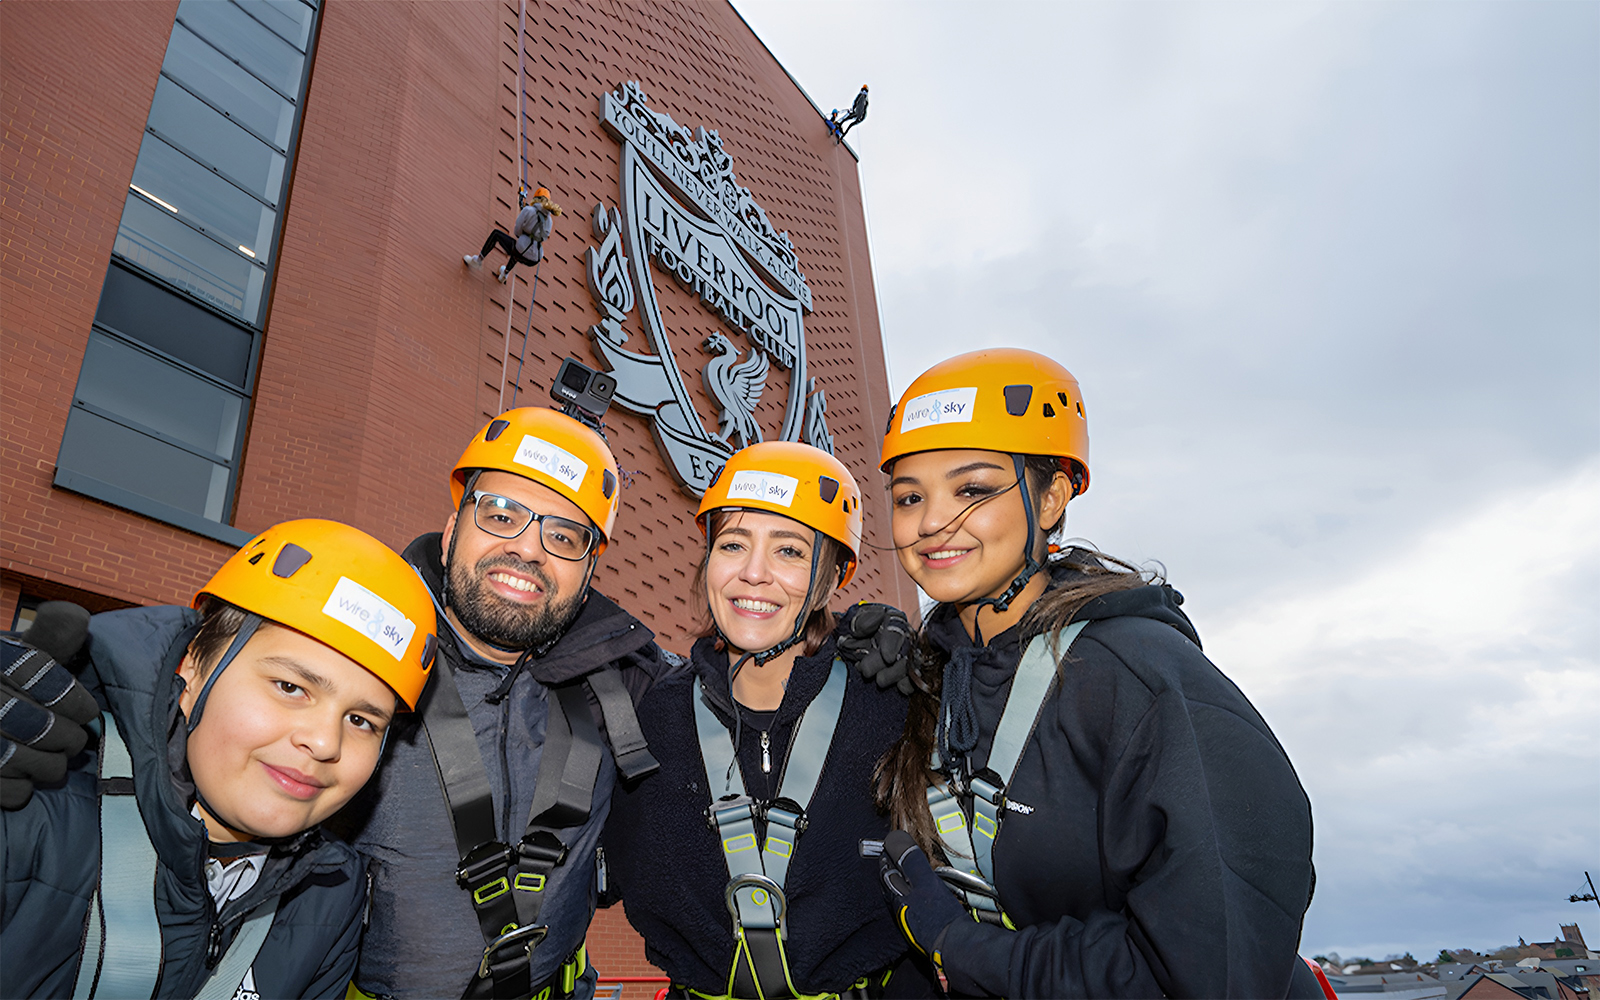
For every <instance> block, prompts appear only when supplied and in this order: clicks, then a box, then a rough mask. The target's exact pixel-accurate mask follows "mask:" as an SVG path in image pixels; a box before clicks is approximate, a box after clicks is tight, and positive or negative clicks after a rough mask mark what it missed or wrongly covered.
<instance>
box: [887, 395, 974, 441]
mask: <svg viewBox="0 0 1600 1000" xmlns="http://www.w3.org/2000/svg"><path fill="white" fill-rule="evenodd" d="M977 398H978V389H977V387H976V386H966V387H963V388H960V389H941V390H940V391H938V392H930V393H927V394H925V395H922V396H918V397H916V398H915V399H911V400H907V401H906V405H905V412H904V413H902V414H901V415H900V433H901V434H904V433H906V432H907V431H914V430H916V429H917V428H918V427H931V426H933V425H934V424H955V423H970V422H971V420H972V404H973V403H974V402H975V401H976V400H977Z"/></svg>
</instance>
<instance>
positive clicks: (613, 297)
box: [588, 81, 833, 497]
mask: <svg viewBox="0 0 1600 1000" xmlns="http://www.w3.org/2000/svg"><path fill="white" fill-rule="evenodd" d="M646 103H647V99H646V97H645V95H644V93H643V92H641V91H640V90H639V85H638V84H637V83H634V82H632V81H629V82H628V83H625V84H623V85H622V86H621V87H619V88H618V89H617V90H616V92H615V93H609V94H606V95H604V97H602V98H601V107H600V118H601V121H602V122H603V123H604V125H605V128H606V131H607V132H609V133H611V135H612V136H614V137H615V138H616V139H617V140H618V141H619V142H620V143H621V144H622V160H621V192H620V195H621V197H620V202H619V208H618V209H608V208H607V207H606V206H604V205H596V206H595V210H594V235H595V239H596V240H598V241H599V245H598V246H593V247H590V248H589V252H588V277H589V292H590V294H591V295H592V296H593V297H594V302H595V306H596V308H597V309H599V311H600V316H601V319H600V322H599V323H597V324H595V325H594V326H592V327H590V329H589V338H590V341H591V342H592V343H593V345H594V352H595V356H596V357H597V358H599V360H600V362H601V364H602V365H604V366H605V368H606V370H607V371H609V372H611V374H612V375H613V376H615V377H616V380H617V392H616V397H615V403H616V404H617V405H618V406H620V407H621V408H623V409H625V410H629V411H631V412H633V413H637V414H639V415H640V416H643V417H646V418H649V419H650V420H651V432H652V434H653V435H654V436H655V439H656V444H657V446H659V447H660V449H661V453H662V455H663V456H664V457H665V458H666V460H667V467H668V468H670V469H671V470H672V473H673V475H674V476H675V477H676V478H677V480H678V483H679V485H681V486H682V487H683V489H684V490H685V491H686V492H688V493H689V494H690V495H692V496H696V497H698V496H700V495H701V494H703V493H704V492H705V491H706V488H707V487H708V486H710V485H711V480H712V479H713V478H714V477H715V476H716V474H717V471H718V470H719V469H721V468H722V465H723V463H724V462H726V461H727V458H728V456H729V455H730V454H732V453H733V451H734V450H736V449H738V448H743V447H744V446H746V445H749V444H754V443H755V442H757V441H760V440H762V439H763V437H764V434H763V431H762V428H761V425H760V424H759V423H758V422H757V420H756V416H755V410H756V407H757V405H759V403H760V402H761V397H762V394H763V392H764V391H765V390H766V388H767V377H768V375H769V373H770V371H771V368H772V366H773V365H774V364H776V365H777V366H778V367H780V368H784V369H788V371H789V394H788V403H787V405H786V407H785V409H784V415H783V424H782V426H781V427H779V428H776V432H775V434H774V436H775V437H776V438H779V439H782V440H786V441H805V442H807V443H809V444H812V445H815V446H817V447H818V448H821V449H823V450H824V451H828V452H832V451H833V435H832V434H830V433H829V432H828V424H827V419H826V409H827V397H826V395H825V394H824V393H823V392H822V390H820V389H818V388H817V387H816V380H815V379H808V378H807V377H806V340H805V324H804V315H805V313H807V312H809V311H810V310H811V289H810V288H808V287H807V286H806V280H805V276H804V275H802V274H801V273H800V269H799V264H798V261H797V259H796V258H795V252H794V244H793V243H792V242H790V240H789V234H788V233H780V232H778V231H776V230H775V229H773V227H772V224H771V223H770V222H768V221H767V213H766V212H765V211H763V210H762V208H761V206H760V205H758V204H756V202H755V200H754V199H753V198H752V197H751V196H750V190H749V189H748V188H744V187H740V186H739V183H738V179H737V178H736V177H735V176H734V173H733V165H732V161H731V160H730V159H729V158H728V155H727V153H725V152H723V149H722V139H721V137H720V136H718V135H717V133H716V132H714V131H710V130H707V129H704V128H700V129H696V130H695V131H694V132H690V130H689V129H687V128H685V127H683V126H681V125H679V124H677V123H676V122H674V121H673V120H672V119H671V118H670V117H668V116H667V115H664V114H661V113H659V112H656V111H653V110H651V109H650V108H649V107H647V106H646ZM652 262H653V263H654V264H655V268H656V270H659V271H660V272H661V273H662V275H663V276H666V277H670V278H671V280H673V281H676V282H677V283H678V284H679V285H680V286H681V287H682V288H683V289H684V290H685V291H687V292H689V293H690V294H691V295H693V296H695V297H696V298H697V299H698V300H699V301H700V303H701V304H702V305H703V306H705V308H706V309H708V310H710V312H711V313H713V314H714V315H715V316H717V317H718V318H719V319H720V321H721V323H722V325H723V326H724V328H725V329H726V330H727V332H726V333H724V332H717V333H713V334H711V335H710V336H709V337H699V338H697V339H699V340H700V341H701V343H700V347H701V349H702V351H703V352H704V353H705V354H706V355H708V356H709V357H708V360H707V363H706V365H705V368H704V369H703V370H702V373H701V376H702V380H703V383H704V385H705V388H706V391H707V392H708V393H710V395H711V397H712V398H713V399H714V400H715V401H716V405H717V407H718V409H719V413H718V414H717V418H716V423H717V429H716V431H715V432H713V431H711V430H708V429H707V427H706V426H705V423H704V422H703V421H702V420H701V418H700V415H699V414H698V413H697V412H696V410H695V407H694V402H693V400H692V399H691V398H690V396H689V391H688V388H687V386H686V385H685V382H684V378H683V373H682V371H681V370H680V369H679V367H678V363H677V360H676V357H675V355H674V352H673V349H672V344H671V334H670V331H668V330H667V328H666V325H665V323H664V321H663V319H662V314H661V306H660V304H659V302H658V300H657V296H656V286H655V285H654V283H653V279H652V270H651V263H652ZM636 305H637V306H638V312H639V318H640V322H641V326H642V327H643V329H644V340H645V346H646V347H647V348H648V350H647V351H643V352H641V351H634V350H629V349H628V347H627V346H626V345H627V343H628V340H629V334H628V332H627V331H626V330H625V329H624V324H625V323H626V322H627V320H628V317H629V316H630V314H632V312H633V311H634V307H635V306H636ZM741 340H742V341H743V346H742V347H741V345H740V341H741Z"/></svg>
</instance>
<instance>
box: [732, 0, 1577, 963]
mask: <svg viewBox="0 0 1600 1000" xmlns="http://www.w3.org/2000/svg"><path fill="white" fill-rule="evenodd" d="M736 6H737V7H738V9H739V10H740V12H741V13H742V14H744V16H745V17H746V18H747V19H748V20H749V21H750V23H751V25H752V26H753V27H754V28H755V30H756V31H757V33H758V34H760V35H761V37H762V39H763V40H764V41H765V42H766V43H767V44H768V46H769V47H771V49H772V50H773V52H774V53H775V54H776V55H777V57H778V58H779V59H780V60H781V61H782V62H783V63H784V64H785V65H786V66H787V68H788V69H789V71H790V72H791V73H792V74H793V75H794V76H795V77H796V78H797V79H798V80H799V81H800V83H801V85H802V86H804V87H805V88H806V89H807V91H808V92H809V93H810V94H811V96H812V97H813V98H814V99H815V100H816V101H817V103H818V104H820V105H821V106H822V109H823V110H824V111H827V110H829V109H831V108H832V107H834V106H838V107H841V108H842V107H844V106H846V105H848V104H849V102H850V101H851V100H852V98H853V97H854V95H855V92H856V90H857V88H858V87H859V86H860V85H861V84H862V83H868V84H870V85H871V88H872V90H871V94H872V103H871V111H870V114H869V116H868V119H867V121H866V123H865V124H863V125H862V126H861V127H860V128H858V129H857V130H856V131H854V132H852V133H851V137H850V141H851V144H852V145H853V146H854V147H855V149H856V150H857V151H858V152H859V153H860V156H861V176H862V179H863V184H864V189H865V195H866V210H867V214H868V220H869V225H870V231H871V236H872V244H873V247H872V248H873V264H874V268H875V273H876V276H877V281H878V306H879V310H880V313H881V316H882V320H883V328H884V335H885V339H886V350H887V354H888V359H889V367H890V373H891V380H892V382H893V385H894V389H895V391H896V392H898V391H900V390H902V389H904V388H905V386H906V385H907V384H909V382H910V381H911V380H912V379H913V378H915V377H916V376H917V374H919V373H920V372H921V371H922V370H923V369H924V368H926V367H927V366H928V365H929V364H931V363H932V362H934V361H936V360H939V359H942V358H945V357H949V356H951V355H953V354H958V353H960V352H962V351H964V350H969V349H971V347H972V346H974V345H976V344H980V343H981V344H996V345H1000V344H1004V345H1015V346H1022V347H1029V348H1032V349H1034V350H1038V351H1043V352H1045V353H1048V354H1050V355H1052V356H1054V357H1055V358H1057V359H1059V360H1060V361H1061V362H1063V363H1064V364H1066V366H1067V367H1068V368H1070V369H1071V370H1072V371H1073V373H1074V374H1075V375H1077V377H1078V379H1079V381H1080V382H1081V383H1082V386H1083V391H1084V394H1085V398H1086V399H1087V401H1088V407H1089V426H1090V433H1091V436H1092V438H1093V446H1094V451H1093V455H1092V463H1091V464H1092V468H1093V475H1094V483H1093V487H1092V488H1091V489H1090V491H1089V492H1088V494H1086V495H1085V496H1084V498H1082V499H1081V500H1079V501H1076V502H1074V504H1073V505H1072V508H1071V510H1070V518H1071V525H1072V529H1073V532H1074V533H1076V534H1079V535H1082V536H1085V537H1087V538H1089V539H1092V540H1093V541H1094V542H1095V543H1096V544H1098V545H1099V546H1100V547H1101V548H1104V549H1106V550H1107V551H1110V552H1113V553H1115V554H1119V555H1122V556H1124V557H1131V558H1134V559H1137V560H1147V559H1159V560H1160V561H1161V562H1162V563H1163V564H1164V565H1165V566H1166V567H1167V570H1168V572H1169V574H1170V577H1171V580H1172V582H1173V583H1174V585H1176V586H1177V587H1178V588H1179V589H1180V590H1182V591H1183V592H1184V594H1185V595H1186V596H1187V598H1188V603H1187V605H1186V608H1187V609H1188V610H1189V612H1190V614H1191V616H1192V617H1193V618H1194V619H1195V621H1196V624H1197V625H1198V627H1199V629H1200V633H1201V636H1202V637H1203V638H1204V639H1205V640H1206V649H1207V652H1208V653H1209V654H1210V655H1211V657H1212V658H1213V659H1214V660H1215V662H1216V663H1217V664H1218V665H1219V666H1220V667H1221V668H1222V669H1223V670H1224V671H1225V672H1226V673H1227V674H1228V675H1229V676H1231V677H1232V678H1233V679H1234V680H1235V681H1236V682H1238V683H1239V684H1240V686H1241V687H1242V688H1243V689H1244V690H1245V692H1246V693H1247V694H1248V695H1249V696H1250V697H1251V699H1252V700H1253V701H1254V702H1255V704H1256V705H1257V707H1258V708H1260V709H1261V711H1262V713H1263V714H1264V715H1265V716H1266V718H1267V720H1268V721H1269V722H1270V723H1271V725H1272V726H1273V729H1274V730H1275V731H1276V733H1277V734H1278V737H1279V738H1280V740H1282V742H1283V743H1284V745H1285V747H1286V748H1287V749H1288V751H1289V753H1290V756H1291V757H1292V758H1293V760H1294V762H1295V765H1296V767H1297V768H1298V770H1299V773H1300V776H1301V780H1302V781H1303V782H1304V784H1305V786H1306V789H1307V791H1308V792H1309V794H1310V796H1311V799H1312V803H1313V808H1314V810H1315V818H1316V825H1317V846H1316V862H1317V869H1318V876H1319V879H1318V885H1317V896H1316V900H1315V901H1314V902H1313V904H1312V907H1311V910H1310V912H1309V914H1308V915H1307V918H1306V925H1305V933H1304V937H1303V939H1302V950H1303V951H1304V952H1305V953H1306V954H1316V953H1322V952H1327V951H1338V952H1340V953H1341V954H1342V955H1344V956H1346V957H1349V956H1352V955H1357V954H1362V955H1370V956H1371V957H1374V958H1378V957H1382V956H1383V955H1385V954H1389V953H1399V952H1404V951H1407V950H1410V951H1411V952H1413V953H1414V954H1415V955H1416V956H1417V957H1418V958H1419V959H1430V958H1432V957H1433V956H1434V955H1435V954H1437V952H1438V949H1439V948H1441V947H1465V946H1471V947H1476V948H1479V949H1483V948H1488V947H1492V946H1496V945H1500V944H1505V943H1507V942H1513V943H1514V942H1515V940H1516V938H1517V937H1518V936H1522V937H1525V938H1527V939H1528V940H1530V941H1531V940H1550V939H1551V938H1553V937H1556V936H1557V924H1558V923H1559V922H1563V921H1564V922H1572V921H1573V920H1577V921H1579V922H1580V923H1581V924H1582V925H1583V927H1584V930H1585V931H1586V933H1587V936H1588V940H1589V942H1590V945H1591V947H1596V948H1597V949H1600V909H1597V908H1596V907H1595V905H1594V904H1592V903H1587V904H1582V905H1574V904H1570V903H1568V902H1567V901H1566V897H1567V896H1568V895H1569V894H1570V893H1573V892H1577V891H1579V889H1580V886H1581V883H1582V881H1583V870H1584V869H1585V868H1588V869H1590V870H1591V871H1594V872H1595V873H1596V875H1597V876H1600V614H1596V611H1597V604H1600V601H1597V599H1596V598H1597V594H1600V5H1597V4H1594V3H1579V2H1571V3H1537V2H1521V3H1482V4H1469V3H1363V4H1355V3H1342V4H1293V3H1282V4H1264V3H1240V4H1202V3H1182V4H1176V3H1174V4H1166V3H1140V4H1091V3H1083V4H1059V5H1058V4H1044V3H1037V4H1013V5H1005V4H1000V3H994V2H986V3H983V4H981V5H980V4H940V3H930V2H926V0H919V2H916V3H907V4H898V3H872V2H852V3H849V4H842V3H841V4H828V3H815V2H813V3H806V4H797V3H787V2H783V0H736ZM774 221H779V220H776V219H775V220H774Z"/></svg>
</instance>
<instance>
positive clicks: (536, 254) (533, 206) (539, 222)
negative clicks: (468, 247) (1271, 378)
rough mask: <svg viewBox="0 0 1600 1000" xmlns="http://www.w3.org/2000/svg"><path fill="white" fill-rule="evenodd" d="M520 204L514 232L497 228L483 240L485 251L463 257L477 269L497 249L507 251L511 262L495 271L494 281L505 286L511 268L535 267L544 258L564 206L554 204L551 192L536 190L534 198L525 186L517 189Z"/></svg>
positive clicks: (467, 263) (542, 189)
mask: <svg viewBox="0 0 1600 1000" xmlns="http://www.w3.org/2000/svg"><path fill="white" fill-rule="evenodd" d="M517 205H518V206H519V210H518V212H517V219H516V221H515V222H513V223H512V224H511V232H509V233H508V232H506V231H505V230H504V229H501V228H500V227H498V226H496V227H495V228H494V229H493V230H491V231H490V232H489V238H488V239H486V240H484V241H483V249H482V250H479V251H478V252H477V253H475V254H470V253H469V254H467V255H466V256H465V257H463V258H461V261H462V263H464V264H466V265H467V266H468V267H476V266H478V265H479V264H481V263H483V258H485V257H487V256H489V251H491V250H493V249H494V248H495V247H499V248H500V249H501V250H504V251H505V253H506V256H507V257H509V258H510V260H508V261H506V262H505V263H504V264H502V265H500V270H498V271H496V272H495V278H496V279H497V280H499V282H500V283H501V284H502V285H503V284H505V283H506V276H507V275H509V274H510V273H511V269H512V268H514V267H516V266H517V265H518V264H526V265H528V266H529V267H532V266H533V265H535V264H537V263H539V261H540V260H542V259H543V258H544V241H545V240H547V239H549V238H550V234H551V233H552V232H554V231H555V225H556V223H555V219H556V216H558V215H560V214H561V206H560V205H557V204H556V203H555V202H553V201H551V200H550V192H549V191H548V190H547V189H545V188H542V187H541V188H535V189H534V192H533V194H532V195H531V196H530V195H529V194H528V189H527V188H526V187H520V188H518V189H517Z"/></svg>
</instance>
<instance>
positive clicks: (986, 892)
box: [933, 865, 1000, 903]
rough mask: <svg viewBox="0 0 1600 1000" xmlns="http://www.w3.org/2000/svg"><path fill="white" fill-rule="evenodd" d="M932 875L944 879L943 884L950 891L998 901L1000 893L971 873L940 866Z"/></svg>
mask: <svg viewBox="0 0 1600 1000" xmlns="http://www.w3.org/2000/svg"><path fill="white" fill-rule="evenodd" d="M933 873H934V874H935V875H937V876H939V877H940V878H942V879H944V884H945V885H947V886H949V887H950V888H952V889H956V890H959V891H961V892H970V893H972V894H973V895H975V896H983V897H984V898H985V899H992V900H994V901H995V902H997V903H998V902H999V901H1000V893H999V892H998V891H997V890H996V889H995V887H994V886H992V885H990V884H989V883H988V882H985V881H984V880H983V879H982V878H981V877H979V876H977V875H974V874H972V873H971V872H964V871H962V870H961V869H959V868H951V867H950V866H949V865H940V866H939V867H937V868H935V869H934V870H933Z"/></svg>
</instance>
